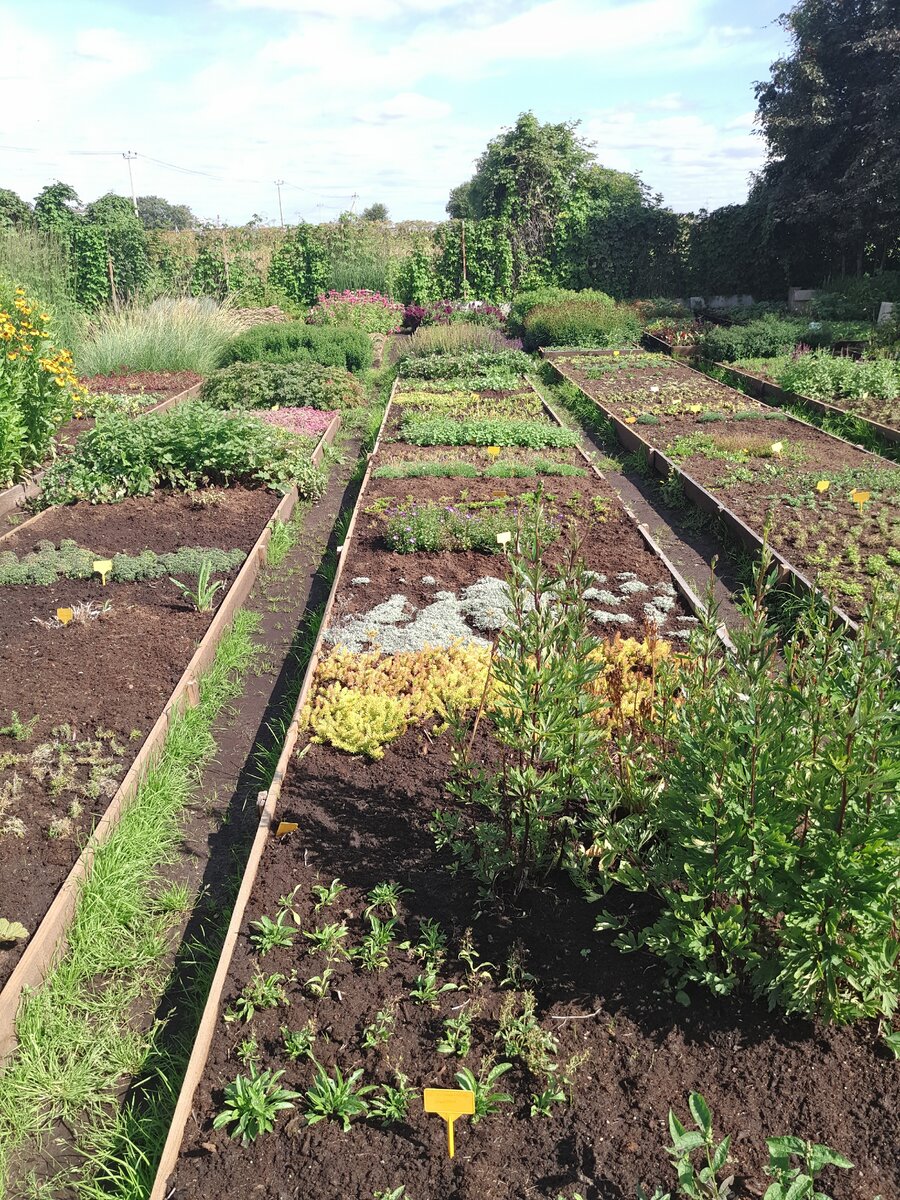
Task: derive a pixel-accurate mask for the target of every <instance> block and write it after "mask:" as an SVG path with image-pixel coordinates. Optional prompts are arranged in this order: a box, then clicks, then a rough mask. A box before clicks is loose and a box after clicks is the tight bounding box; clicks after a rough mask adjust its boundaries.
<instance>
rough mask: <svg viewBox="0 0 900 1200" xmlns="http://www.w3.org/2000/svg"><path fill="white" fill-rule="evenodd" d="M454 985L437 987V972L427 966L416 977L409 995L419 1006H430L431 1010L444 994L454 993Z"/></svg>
mask: <svg viewBox="0 0 900 1200" xmlns="http://www.w3.org/2000/svg"><path fill="white" fill-rule="evenodd" d="M455 991H456V984H455V983H443V984H441V985H440V986H438V977H437V971H436V970H435V969H434V967H432V966H428V967H426V968H425V970H424V971H423V972H422V973H421V975H417V976H416V982H415V984H414V986H413V987H411V988H410V991H409V994H410V996H412V998H413V1000H417V1001H418V1002H419V1004H430V1005H431V1007H432V1008H437V1002H438V998H439V997H440V996H441V995H443V993H444V992H455Z"/></svg>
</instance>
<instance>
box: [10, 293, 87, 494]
mask: <svg viewBox="0 0 900 1200" xmlns="http://www.w3.org/2000/svg"><path fill="white" fill-rule="evenodd" d="M50 328H51V327H50V316H49V314H48V313H46V312H44V311H43V310H42V309H41V308H40V306H39V305H38V304H37V302H36V301H34V300H33V299H30V298H29V297H28V296H27V295H26V293H25V289H24V288H21V287H15V286H14V285H13V284H11V283H9V282H8V281H6V280H3V279H2V278H0V487H6V486H7V485H9V484H11V483H14V482H16V480H18V479H20V478H21V477H22V476H23V475H24V474H25V473H27V472H28V471H29V470H31V469H32V468H34V467H36V466H39V465H40V464H41V463H43V462H44V461H45V460H46V458H47V457H48V455H49V454H50V452H51V450H52V447H53V439H54V435H55V434H56V433H57V431H58V430H59V428H60V427H61V426H62V425H63V424H64V422H65V421H66V420H68V418H69V417H71V415H72V412H73V409H74V406H75V405H76V404H77V403H78V402H79V401H80V400H81V399H82V397H83V395H84V389H83V388H82V387H81V385H80V384H79V383H78V380H77V378H76V376H75V370H74V364H73V361H72V355H71V353H70V352H69V351H68V350H65V349H57V348H55V347H54V346H53V342H52V338H51V332H50Z"/></svg>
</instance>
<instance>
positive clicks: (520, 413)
mask: <svg viewBox="0 0 900 1200" xmlns="http://www.w3.org/2000/svg"><path fill="white" fill-rule="evenodd" d="M394 403H395V404H396V405H397V406H398V407H400V408H402V409H403V410H404V411H415V412H420V413H431V414H445V415H447V414H449V415H453V416H455V417H470V418H478V417H504V418H511V419H515V418H526V419H534V418H536V417H540V416H542V415H543V413H544V409H543V405H542V404H541V400H540V397H539V396H538V395H537V393H536V392H535V391H534V390H533V389H532V388H519V389H518V390H515V391H506V392H503V393H501V394H496V395H493V394H490V393H489V394H487V395H481V394H480V393H479V392H468V391H447V392H432V391H428V390H425V389H420V388H412V387H410V385H409V384H407V385H406V386H404V387H402V388H400V389H398V390H397V392H396V393H395V396H394Z"/></svg>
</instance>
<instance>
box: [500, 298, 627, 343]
mask: <svg viewBox="0 0 900 1200" xmlns="http://www.w3.org/2000/svg"><path fill="white" fill-rule="evenodd" d="M522 326H523V330H524V333H523V339H524V343H525V349H526V350H537V349H538V348H539V347H540V346H626V345H628V344H629V343H631V342H636V341H637V340H638V338H639V337H640V336H641V322H640V319H639V318H638V316H637V314H636V313H635V312H634V310H633V309H630V308H628V307H627V306H626V305H620V304H616V302H615V301H614V300H613V299H612V297H611V296H607V295H605V294H604V293H603V292H570V293H567V294H566V295H565V296H564V297H561V298H559V299H557V300H552V301H548V302H546V303H543V304H537V305H535V306H534V307H533V308H532V309H530V311H529V312H528V313H527V314H526V316H525V317H524V320H523V322H522Z"/></svg>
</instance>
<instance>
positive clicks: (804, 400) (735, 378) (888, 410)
mask: <svg viewBox="0 0 900 1200" xmlns="http://www.w3.org/2000/svg"><path fill="white" fill-rule="evenodd" d="M715 366H716V367H717V369H718V370H720V371H723V372H724V373H725V377H726V379H729V380H730V381H732V382H734V383H736V384H737V385H738V386H740V387H742V388H745V389H746V390H747V391H748V392H750V394H751V395H753V396H756V397H757V399H759V400H763V401H765V402H767V403H770V404H776V405H781V404H800V405H806V406H808V407H809V408H811V409H813V410H814V411H815V412H818V413H822V414H823V415H824V416H832V417H839V418H840V417H852V418H853V419H854V420H856V421H859V422H861V423H862V424H863V425H864V426H865V427H866V428H868V429H869V430H871V432H872V433H874V434H876V435H877V436H878V437H879V438H882V439H884V441H886V442H891V443H894V444H896V443H898V442H900V397H897V398H896V399H894V400H877V401H876V400H873V399H859V400H849V399H847V400H843V401H842V402H841V403H839V404H838V403H829V402H827V401H825V400H817V399H814V398H813V397H812V396H801V395H799V394H798V393H796V392H791V391H787V390H786V389H785V388H782V387H779V386H778V384H777V383H776V382H775V380H774V379H772V378H771V377H769V376H767V375H766V373H765V371H764V370H763V369H762V368H761V367H757V368H756V370H755V371H753V372H750V371H747V370H743V369H742V368H740V367H738V366H736V365H735V364H734V363H716V364H715Z"/></svg>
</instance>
